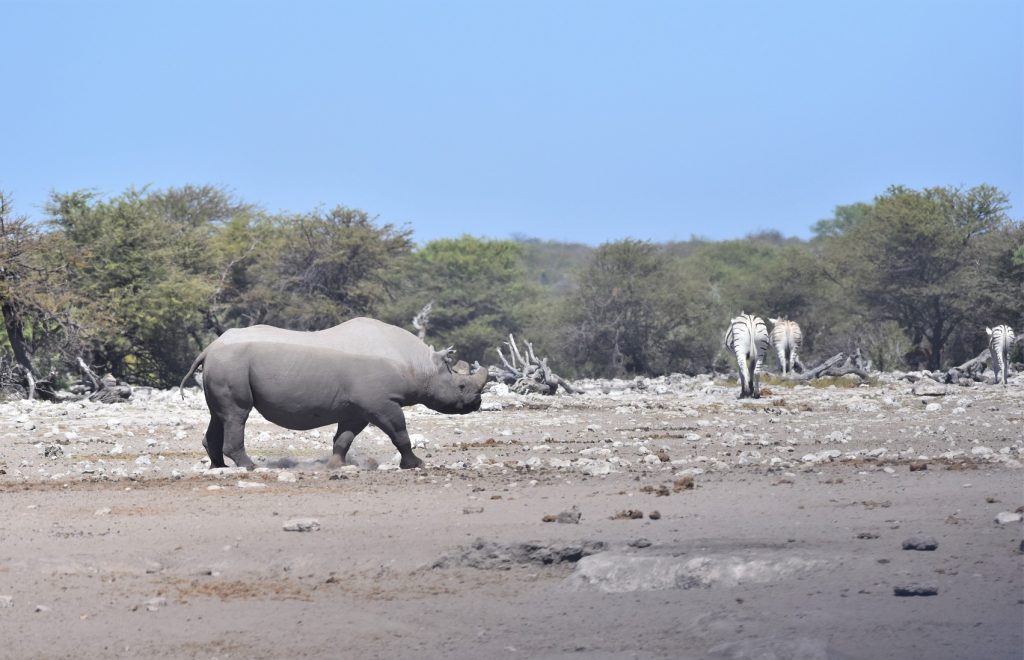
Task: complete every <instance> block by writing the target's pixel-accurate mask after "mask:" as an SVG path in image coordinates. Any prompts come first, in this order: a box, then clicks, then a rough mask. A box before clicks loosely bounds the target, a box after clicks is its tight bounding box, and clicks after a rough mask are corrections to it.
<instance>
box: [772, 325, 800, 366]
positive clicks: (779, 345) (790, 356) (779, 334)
mask: <svg viewBox="0 0 1024 660" xmlns="http://www.w3.org/2000/svg"><path fill="white" fill-rule="evenodd" d="M768 320H769V321H771V323H772V345H773V346H774V347H775V353H776V355H778V356H779V367H780V368H781V370H782V374H783V375H786V374H792V373H793V365H795V364H796V362H797V353H798V352H799V351H800V344H802V343H803V340H804V334H803V332H801V331H800V326H799V325H797V322H796V321H790V320H788V319H768ZM801 366H802V365H801Z"/></svg>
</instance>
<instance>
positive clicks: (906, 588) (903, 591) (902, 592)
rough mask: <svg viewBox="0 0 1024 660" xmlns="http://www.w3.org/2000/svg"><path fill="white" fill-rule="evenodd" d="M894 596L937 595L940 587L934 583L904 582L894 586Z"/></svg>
mask: <svg viewBox="0 0 1024 660" xmlns="http://www.w3.org/2000/svg"><path fill="white" fill-rule="evenodd" d="M892 593H893V595H894V596H937V595H938V593H939V588H938V587H937V586H935V585H933V584H904V585H899V586H895V587H893V588H892Z"/></svg>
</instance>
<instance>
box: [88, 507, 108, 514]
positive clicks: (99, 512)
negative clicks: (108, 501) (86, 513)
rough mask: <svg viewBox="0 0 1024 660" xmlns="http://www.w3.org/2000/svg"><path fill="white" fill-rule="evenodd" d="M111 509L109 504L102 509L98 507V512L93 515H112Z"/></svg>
mask: <svg viewBox="0 0 1024 660" xmlns="http://www.w3.org/2000/svg"><path fill="white" fill-rule="evenodd" d="M110 511H111V509H110V507H109V506H105V507H103V508H102V509H96V512H95V513H93V514H92V515H94V516H109V515H110Z"/></svg>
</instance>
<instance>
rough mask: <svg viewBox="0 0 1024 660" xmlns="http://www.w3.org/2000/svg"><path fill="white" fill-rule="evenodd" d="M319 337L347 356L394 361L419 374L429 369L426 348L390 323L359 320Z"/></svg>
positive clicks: (328, 330)
mask: <svg viewBox="0 0 1024 660" xmlns="http://www.w3.org/2000/svg"><path fill="white" fill-rule="evenodd" d="M322 334H323V335H324V336H325V337H328V338H329V341H330V343H331V344H332V345H333V346H335V347H337V348H340V349H341V350H344V351H345V352H347V353H356V354H359V355H372V356H375V357H381V358H386V359H389V360H395V361H396V362H401V363H403V364H406V365H409V366H410V367H412V368H414V369H415V370H416V371H418V372H421V373H429V372H430V371H431V370H432V369H433V363H432V361H431V353H432V351H431V350H430V347H429V346H427V345H426V344H425V343H423V340H421V339H420V338H419V337H417V336H416V335H414V334H412V333H411V332H409V331H408V330H404V329H402V328H400V327H398V326H396V325H391V324H390V323H384V322H383V321H378V320H376V319H370V318H364V317H360V318H354V319H352V320H350V321H345V322H344V323H342V324H340V325H336V326H334V327H333V328H328V329H327V330H323V331H322Z"/></svg>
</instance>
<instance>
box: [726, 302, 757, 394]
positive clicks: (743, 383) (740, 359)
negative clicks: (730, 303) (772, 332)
mask: <svg viewBox="0 0 1024 660" xmlns="http://www.w3.org/2000/svg"><path fill="white" fill-rule="evenodd" d="M724 341H725V346H726V347H727V348H728V349H729V350H731V351H732V352H733V353H734V354H735V355H736V367H737V369H739V372H740V398H741V399H743V398H746V397H748V396H749V397H753V398H755V399H759V398H760V397H761V387H760V380H761V377H760V376H761V363H762V362H764V355H765V353H767V352H768V328H767V326H765V324H764V321H762V320H761V319H760V318H759V317H757V316H752V315H751V314H744V313H743V312H740V315H739V316H737V317H736V318H734V319H733V320H732V324H731V325H730V326H729V330H728V332H726V333H725V340H724Z"/></svg>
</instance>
